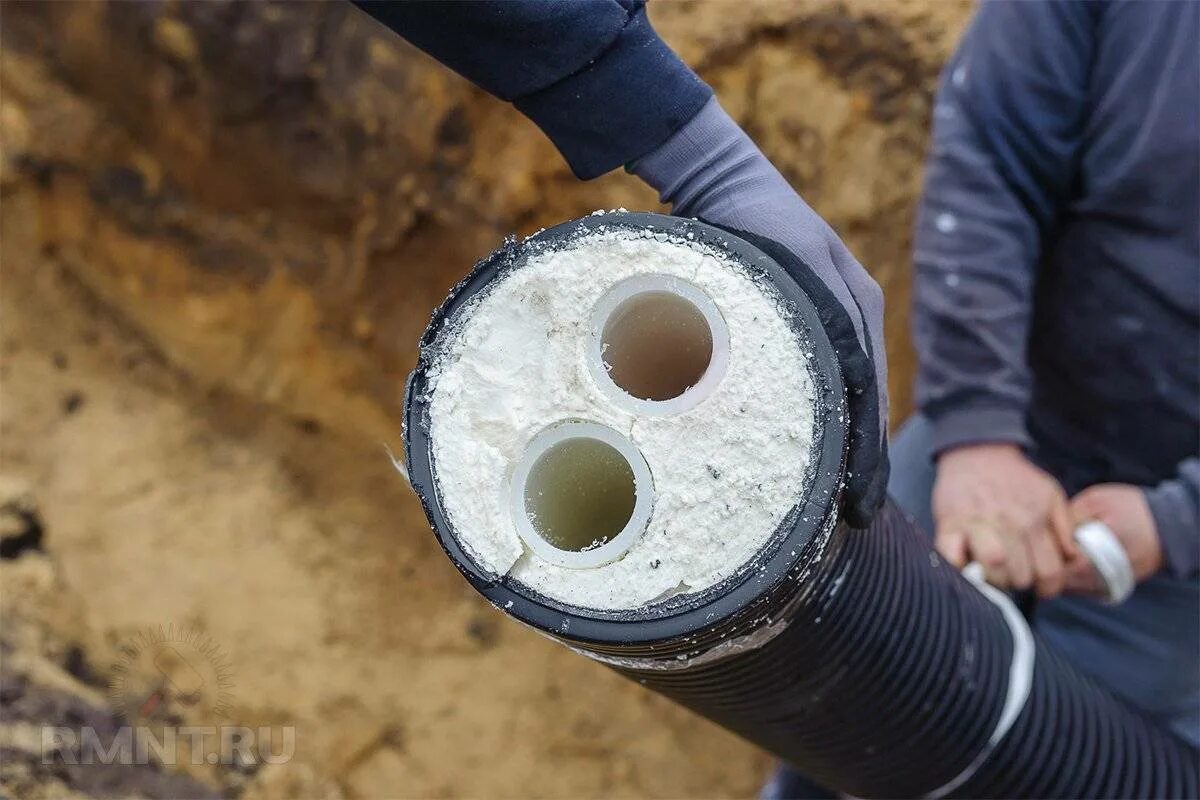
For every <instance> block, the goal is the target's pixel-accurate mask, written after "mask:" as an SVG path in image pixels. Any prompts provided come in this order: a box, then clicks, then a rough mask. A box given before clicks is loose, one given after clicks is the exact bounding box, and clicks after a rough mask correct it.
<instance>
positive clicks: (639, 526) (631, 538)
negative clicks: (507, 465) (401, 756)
mask: <svg viewBox="0 0 1200 800" xmlns="http://www.w3.org/2000/svg"><path fill="white" fill-rule="evenodd" d="M512 500H513V514H514V518H515V522H516V525H517V532H518V533H519V534H520V536H521V538H522V540H523V541H524V542H525V544H526V545H528V546H529V547H530V549H532V550H533V551H534V553H536V554H537V555H539V556H541V557H542V558H544V559H546V560H547V561H550V562H551V563H554V564H558V565H560V566H565V567H573V568H588V567H598V566H602V565H604V564H607V563H609V562H611V561H615V560H616V559H617V558H619V557H620V556H622V555H624V554H625V552H626V551H627V550H629V548H630V547H631V546H632V545H633V543H634V542H635V541H636V540H637V538H638V537H639V536H640V535H641V533H642V531H643V530H644V529H645V527H646V523H647V522H648V521H649V519H650V508H651V500H652V487H651V483H650V469H649V467H647V466H646V462H645V459H643V458H642V456H641V453H639V452H638V450H637V448H636V447H634V445H633V443H632V442H630V441H629V440H628V439H626V438H625V437H623V436H621V435H620V434H619V433H617V432H616V431H614V430H612V429H611V428H606V427H604V426H603V425H598V424H595V423H590V422H570V423H563V424H560V425H557V426H555V427H553V428H550V429H548V430H546V431H543V432H542V433H541V434H539V435H538V436H536V437H534V439H533V441H532V442H530V444H529V447H528V448H527V450H526V452H525V455H524V456H523V457H522V459H521V461H520V462H519V463H518V465H517V470H516V473H515V474H514V476H513V485H512Z"/></svg>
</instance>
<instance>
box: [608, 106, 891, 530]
mask: <svg viewBox="0 0 1200 800" xmlns="http://www.w3.org/2000/svg"><path fill="white" fill-rule="evenodd" d="M629 169H630V171H632V172H633V173H634V174H636V175H637V176H638V177H640V178H641V179H642V180H644V181H646V183H648V184H650V185H651V186H653V187H654V188H655V189H656V190H658V192H659V197H660V199H661V200H662V201H663V202H664V203H670V204H671V206H672V212H673V213H675V214H677V215H680V216H688V217H696V218H698V219H701V220H703V221H705V222H708V223H710V224H714V225H717V226H719V227H722V228H725V229H726V230H729V231H730V232H731V233H734V234H736V235H738V236H741V237H742V238H744V239H746V240H747V241H749V242H750V243H751V244H753V245H755V246H756V247H758V248H759V249H760V250H762V251H763V252H765V253H766V254H767V255H769V256H771V257H772V258H774V259H775V260H776V261H777V262H779V264H780V265H781V266H782V267H784V268H785V269H786V270H787V271H788V273H789V274H791V275H792V277H793V278H795V279H796V280H797V282H798V283H799V284H800V286H801V288H803V289H804V290H805V292H806V293H807V294H808V296H809V298H810V299H811V300H812V301H813V303H814V304H815V305H816V307H817V310H818V312H819V313H820V315H821V320H822V322H823V323H824V325H825V330H826V333H827V334H828V335H829V338H830V341H831V342H832V343H833V346H834V348H835V350H836V351H837V354H838V360H839V362H840V364H841V368H842V379H843V381H844V382H845V384H846V390H847V400H848V404H849V411H850V447H849V456H848V461H847V468H846V469H847V479H846V490H845V495H844V498H843V516H844V518H845V519H846V521H847V522H848V523H849V524H851V525H853V526H855V527H858V528H865V527H866V526H867V525H869V524H870V522H871V519H872V518H873V517H874V515H875V513H876V512H877V511H878V510H879V507H880V506H881V505H882V503H883V498H884V495H885V494H886V491H887V478H888V460H887V365H886V361H885V352H884V347H883V292H882V291H881V290H880V288H879V285H878V284H877V283H875V281H874V280H873V279H872V278H871V276H870V275H869V274H867V271H866V270H865V269H863V267H862V265H861V264H859V263H858V261H856V260H855V258H854V256H852V255H851V254H850V251H849V250H847V249H846V246H845V245H844V244H843V243H842V241H841V240H840V239H839V238H838V237H837V234H835V233H834V232H833V229H832V228H830V227H829V225H828V224H827V223H826V222H825V221H824V220H823V219H821V218H820V217H819V216H817V214H816V212H814V211H813V210H812V209H811V208H810V207H809V206H808V204H807V203H805V202H804V200H802V199H801V198H800V195H798V194H796V192H795V191H794V190H793V189H792V187H791V186H789V185H788V183H787V181H786V180H785V179H784V177H783V176H782V175H780V174H779V171H778V170H776V169H775V167H774V166H772V165H771V162H769V161H768V160H767V158H766V156H764V155H763V154H762V151H760V150H759V149H758V147H757V146H756V145H755V144H754V142H753V141H751V140H750V137H748V136H747V135H746V134H745V132H744V131H742V129H741V128H740V127H739V126H738V124H737V123H736V122H734V120H733V119H732V118H731V117H730V116H729V115H728V114H726V113H725V111H724V109H722V108H721V106H720V104H719V103H717V101H716V99H715V98H714V99H713V100H710V101H709V103H708V105H706V106H705V107H704V109H703V110H702V111H701V112H700V113H699V114H697V115H696V116H695V117H694V118H693V119H692V120H691V121H690V122H688V123H687V124H686V125H685V126H684V127H683V128H681V129H680V130H679V131H678V132H677V133H675V134H674V135H673V136H672V137H671V138H670V139H668V140H667V141H666V142H665V143H663V144H662V145H661V146H659V147H658V148H657V149H656V150H654V151H653V152H651V153H649V154H647V155H645V156H643V157H642V158H640V159H638V160H637V161H635V162H633V163H632V164H630V165H629Z"/></svg>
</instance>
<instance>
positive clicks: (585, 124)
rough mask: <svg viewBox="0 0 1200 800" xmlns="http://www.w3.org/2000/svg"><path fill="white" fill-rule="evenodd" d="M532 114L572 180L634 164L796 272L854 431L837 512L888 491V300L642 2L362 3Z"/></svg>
mask: <svg viewBox="0 0 1200 800" xmlns="http://www.w3.org/2000/svg"><path fill="white" fill-rule="evenodd" d="M357 5H359V6H360V7H361V8H363V9H364V10H366V11H367V12H368V13H370V14H372V15H373V16H374V17H375V18H376V19H378V20H379V21H381V22H383V23H384V24H385V25H387V26H388V27H390V28H392V30H394V31H396V32H397V33H399V34H400V35H401V36H403V37H404V38H406V39H408V40H409V41H410V42H412V43H413V44H415V45H416V46H417V47H419V48H421V49H422V50H424V51H425V52H427V53H429V54H430V55H432V56H433V57H434V58H436V59H438V60H439V61H442V62H443V63H445V64H446V65H447V66H449V67H451V68H452V69H454V70H455V71H456V72H458V73H460V74H462V75H463V76H465V77H467V78H469V79H470V80H471V81H473V82H474V83H476V84H477V85H479V86H480V87H482V88H483V89H485V90H487V91H488V92H490V93H492V94H494V95H496V96H498V97H500V98H502V99H506V100H510V101H512V102H513V103H514V105H515V106H516V107H517V108H518V109H519V110H520V111H522V112H523V113H525V114H526V115H527V116H529V117H530V118H531V119H532V120H533V121H534V122H536V123H537V124H538V126H539V127H541V128H542V130H543V131H544V132H545V133H546V134H547V135H548V136H549V137H550V139H551V140H552V141H553V142H554V144H555V145H556V146H557V147H558V149H559V150H560V151H561V152H562V154H563V156H564V157H565V158H566V159H567V162H568V163H569V164H570V165H571V168H572V169H573V170H574V171H575V174H576V175H577V176H579V177H580V178H585V179H586V178H592V177H595V176H597V175H600V174H602V173H604V172H607V171H608V170H610V169H613V168H615V167H618V166H621V165H629V166H630V169H631V170H632V171H633V172H635V173H636V174H637V175H638V176H639V177H641V178H642V179H643V180H645V181H646V182H647V183H649V184H650V185H651V186H653V187H654V188H655V189H656V190H657V191H658V192H659V194H660V196H661V197H662V199H663V201H664V202H670V203H671V204H672V205H673V207H674V211H675V213H677V214H687V215H689V216H696V217H699V218H701V219H703V220H704V221H705V222H709V223H713V224H717V225H721V226H724V227H726V228H729V229H735V231H736V232H737V233H739V234H741V235H743V236H744V237H745V238H748V239H750V240H751V241H753V242H754V243H755V244H756V245H758V246H759V247H760V248H761V249H764V250H768V251H769V252H770V254H771V255H772V256H774V257H775V258H776V260H779V261H780V262H781V263H783V264H784V266H785V267H787V268H789V269H792V270H793V272H794V274H795V271H801V272H804V273H805V275H808V274H810V273H811V275H812V276H814V280H813V281H812V282H811V283H810V284H809V286H808V287H807V288H806V290H807V291H808V292H809V294H810V296H813V300H814V303H816V304H817V305H818V308H819V309H820V310H821V311H822V320H823V321H824V322H825V325H826V330H827V332H828V333H829V335H830V339H831V341H832V342H833V343H834V346H835V348H836V349H837V350H838V354H839V359H840V362H841V366H842V370H843V379H844V381H845V382H846V385H847V387H848V390H849V391H848V393H847V394H848V397H849V400H848V402H849V405H850V417H851V423H852V425H851V431H850V454H849V459H848V476H849V477H848V480H847V486H846V491H845V499H846V502H845V505H844V509H845V513H846V518H847V519H848V521H849V522H850V523H851V524H853V525H856V526H859V527H863V526H865V525H866V524H868V523H869V521H870V519H871V517H872V516H873V515H874V513H875V511H876V510H877V509H878V508H879V506H880V505H881V504H882V501H883V496H884V491H885V487H886V484H887V473H888V468H887V454H886V438H885V436H886V434H885V432H886V420H887V384H886V371H885V362H884V358H885V352H884V348H883V337H882V330H883V295H882V293H881V292H880V290H879V286H878V285H877V284H876V283H875V281H874V280H872V279H871V277H870V276H869V275H868V274H867V272H866V270H864V269H863V268H862V266H861V265H860V264H859V263H858V262H857V261H856V260H855V259H854V257H853V256H852V255H851V254H850V252H849V251H848V250H847V249H846V247H845V245H844V244H842V242H841V241H840V240H839V239H838V238H837V236H836V234H834V232H833V231H832V229H830V227H829V226H828V225H827V224H825V222H824V221H823V220H821V218H820V217H818V216H817V215H816V214H815V213H814V212H813V210H812V209H811V208H809V207H808V205H807V204H805V203H804V201H803V200H801V199H800V197H799V196H798V195H797V194H796V193H795V192H794V191H793V190H792V189H791V187H790V186H788V184H787V181H786V180H784V178H783V176H782V175H780V174H779V172H778V171H777V170H776V169H775V168H774V167H773V166H772V165H771V163H770V162H769V161H768V160H767V159H766V157H765V156H764V155H763V154H762V152H761V151H759V149H758V148H757V147H756V146H755V145H754V143H753V142H752V141H751V140H750V138H749V137H748V136H746V134H745V133H744V132H743V131H742V130H741V128H740V127H739V126H738V125H737V123H736V122H734V121H733V120H732V119H731V118H730V117H729V115H728V114H726V113H725V112H724V110H722V109H721V107H720V105H719V104H718V103H717V102H716V100H715V98H713V97H712V90H711V89H709V88H708V86H707V85H706V84H704V83H703V82H702V81H701V80H700V79H699V78H698V77H697V76H696V75H695V73H693V72H692V71H691V70H690V69H689V68H688V67H687V66H686V65H684V64H683V62H682V61H680V60H679V58H678V57H677V56H676V55H675V54H674V53H673V52H672V51H671V50H670V48H669V47H667V45H666V44H665V43H663V41H662V40H661V39H659V38H658V36H657V34H655V32H654V30H653V28H651V26H650V23H649V21H648V20H647V18H646V13H645V8H644V5H645V3H644V0H509V1H508V2H474V1H473V2H406V3H373V2H361V1H360V2H357Z"/></svg>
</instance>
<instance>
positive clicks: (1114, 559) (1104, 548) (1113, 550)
mask: <svg viewBox="0 0 1200 800" xmlns="http://www.w3.org/2000/svg"><path fill="white" fill-rule="evenodd" d="M1075 543H1076V544H1078V545H1079V549H1080V550H1082V551H1083V554H1084V555H1085V556H1087V558H1088V560H1089V561H1091V562H1092V566H1093V567H1095V568H1096V574H1097V575H1099V576H1100V579H1101V580H1102V581H1103V582H1104V591H1105V597H1104V601H1105V602H1106V603H1109V604H1112V605H1116V604H1118V603H1123V602H1125V600H1126V599H1128V598H1129V595H1131V594H1133V587H1134V585H1135V584H1136V581H1135V580H1134V577H1133V564H1131V563H1130V562H1129V556H1128V555H1126V553H1125V548H1124V547H1122V546H1121V540H1120V539H1118V538H1117V536H1116V534H1115V533H1113V532H1112V529H1111V528H1109V527H1108V526H1107V525H1105V524H1104V523H1103V522H1100V521H1098V520H1093V521H1092V522H1085V523H1084V524H1082V525H1080V526H1079V527H1078V528H1076V529H1075Z"/></svg>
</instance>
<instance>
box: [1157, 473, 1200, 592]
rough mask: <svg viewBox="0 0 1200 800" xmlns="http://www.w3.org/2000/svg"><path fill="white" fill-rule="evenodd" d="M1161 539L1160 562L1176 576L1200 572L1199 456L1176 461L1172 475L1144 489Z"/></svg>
mask: <svg viewBox="0 0 1200 800" xmlns="http://www.w3.org/2000/svg"><path fill="white" fill-rule="evenodd" d="M1146 502H1147V503H1148V504H1149V505H1150V514H1151V515H1152V516H1153V517H1154V525H1155V528H1156V529H1157V531H1158V539H1159V541H1160V542H1161V543H1162V551H1163V563H1164V565H1165V567H1166V569H1167V571H1168V572H1170V573H1171V574H1172V575H1175V576H1176V577H1179V578H1194V577H1196V576H1197V575H1198V574H1200V458H1189V459H1187V460H1186V461H1184V462H1183V463H1182V464H1180V465H1179V472H1178V473H1177V474H1176V475H1175V477H1174V478H1171V479H1169V480H1165V481H1163V482H1162V483H1160V484H1159V485H1158V486H1155V487H1153V488H1150V489H1147V490H1146Z"/></svg>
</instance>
